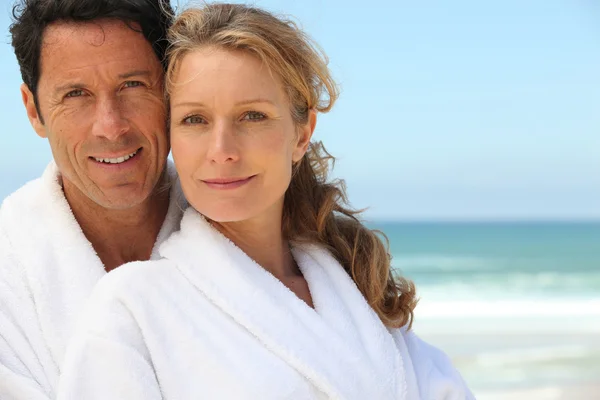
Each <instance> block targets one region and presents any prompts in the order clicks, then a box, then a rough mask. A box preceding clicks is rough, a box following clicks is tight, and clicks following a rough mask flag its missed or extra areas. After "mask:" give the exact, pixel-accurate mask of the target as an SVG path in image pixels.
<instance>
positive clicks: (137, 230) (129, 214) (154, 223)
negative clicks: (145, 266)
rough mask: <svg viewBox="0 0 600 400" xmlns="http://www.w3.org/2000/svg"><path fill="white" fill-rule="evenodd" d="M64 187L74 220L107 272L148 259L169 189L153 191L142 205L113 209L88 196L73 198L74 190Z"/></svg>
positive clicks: (165, 212) (165, 210) (164, 210)
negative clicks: (81, 198) (78, 199)
mask: <svg viewBox="0 0 600 400" xmlns="http://www.w3.org/2000/svg"><path fill="white" fill-rule="evenodd" d="M157 186H158V187H160V186H161V185H160V183H159V184H158V185H157ZM63 188H64V192H65V197H66V199H67V201H68V202H69V205H70V206H71V209H72V210H73V214H74V216H75V219H76V220H77V222H78V223H79V225H80V226H81V230H82V231H83V234H84V235H85V236H86V238H87V239H88V240H89V241H90V243H91V244H92V246H93V247H94V250H96V253H97V254H98V257H100V260H101V261H102V263H103V264H104V268H105V269H106V271H107V272H108V271H111V270H113V269H115V268H116V267H118V266H120V265H122V264H125V263H127V262H131V261H144V260H148V259H150V256H151V254H152V249H153V247H154V244H155V242H156V238H157V236H158V233H159V232H160V229H161V227H162V225H163V223H164V221H165V218H166V216H167V212H168V209H169V191H157V190H155V191H154V193H153V194H152V195H150V196H149V198H147V199H146V200H144V201H143V202H142V203H141V204H138V205H136V206H134V207H131V208H128V209H123V210H113V209H107V208H104V207H102V206H100V205H98V204H96V203H94V202H93V201H91V200H89V199H87V198H86V199H87V200H89V201H87V202H85V201H75V200H74V198H75V197H77V198H78V197H79V196H77V195H75V196H74V195H73V194H72V191H73V190H77V189H70V187H69V186H66V187H65V185H63Z"/></svg>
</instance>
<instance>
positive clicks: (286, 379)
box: [58, 208, 472, 400]
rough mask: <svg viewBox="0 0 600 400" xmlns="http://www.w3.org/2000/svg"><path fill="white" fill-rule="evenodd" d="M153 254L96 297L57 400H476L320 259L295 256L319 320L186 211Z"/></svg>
mask: <svg viewBox="0 0 600 400" xmlns="http://www.w3.org/2000/svg"><path fill="white" fill-rule="evenodd" d="M159 252H160V255H161V256H162V257H164V259H163V260H158V261H150V262H144V263H132V264H127V265H125V266H123V267H121V268H119V269H118V270H115V271H113V272H111V273H109V274H107V275H106V276H105V277H104V278H103V279H102V280H101V282H100V283H99V285H98V286H97V287H96V288H95V290H94V293H93V294H92V296H91V298H90V302H89V303H88V305H87V309H86V310H87V311H86V317H85V318H84V319H82V320H81V321H80V322H81V324H80V326H79V327H78V329H77V334H76V336H75V337H74V338H73V340H72V342H71V343H70V347H69V350H68V351H67V356H66V359H65V367H64V370H63V375H62V377H61V382H60V385H59V395H58V398H59V399H62V400H80V399H86V400H93V399H128V400H142V399H143V400H153V399H166V400H171V399H172V400H187V399H190V400H191V399H236V400H237V399H262V400H265V399H357V400H359V399H360V400H366V399H374V400H386V399H403V400H417V399H427V400H434V399H456V400H459V399H460V400H464V399H472V395H471V394H470V393H469V391H468V389H467V387H466V386H465V384H464V382H463V380H462V379H461V377H460V375H459V374H458V372H457V371H456V370H455V369H454V368H453V367H452V365H451V363H450V361H449V360H448V358H447V357H446V356H445V355H444V354H443V353H441V352H440V351H438V350H436V349H435V348H433V347H431V346H429V345H427V344H425V343H424V342H422V341H421V340H419V339H418V338H417V337H416V336H415V335H414V334H413V333H412V332H407V331H405V330H402V329H394V330H388V329H387V328H385V326H384V325H383V324H382V323H381V321H380V320H379V318H378V317H377V315H376V314H375V313H374V312H373V310H372V309H371V308H370V307H369V306H368V305H367V303H366V301H365V300H364V298H363V297H362V295H361V293H360V292H359V291H358V289H357V287H356V286H355V284H354V282H353V281H352V280H351V278H350V277H349V276H348V274H347V273H346V272H345V271H344V270H343V268H342V267H341V266H340V264H339V263H338V262H337V261H335V260H334V259H333V257H332V256H331V255H330V254H329V253H328V252H326V251H323V250H321V249H319V248H317V247H315V246H296V247H295V248H294V249H293V255H294V258H295V260H296V262H297V263H298V265H299V267H300V269H301V270H302V273H303V274H304V277H305V279H306V281H307V282H308V286H309V288H310V292H311V295H312V298H313V302H314V306H315V309H312V308H310V307H309V306H307V305H306V304H305V303H304V302H303V301H302V300H300V299H299V298H298V297H297V296H296V295H295V294H293V293H292V292H291V291H290V290H289V289H287V288H286V287H285V286H284V285H283V284H282V283H281V282H280V281H278V280H277V279H276V278H274V277H273V276H272V275H271V274H269V273H268V272H266V271H265V270H264V269H263V268H262V267H260V266H259V265H257V264H256V263H255V262H254V261H252V260H251V259H250V258H249V257H248V256H247V255H246V254H244V253H243V252H242V251H241V250H240V249H239V248H238V247H236V246H235V245H234V244H233V243H231V242H230V241H229V240H227V239H226V238H225V237H224V236H222V235H221V234H220V233H219V232H218V231H217V230H216V229H214V228H213V227H212V226H211V225H210V224H209V223H208V222H206V221H205V220H204V219H203V218H202V217H201V216H200V215H199V214H198V213H197V212H195V211H194V210H193V209H191V208H190V209H188V210H187V211H186V213H185V215H184V218H183V220H182V225H181V231H180V232H177V233H175V234H173V236H171V238H169V239H168V240H167V241H166V242H165V243H164V244H163V245H162V246H161V247H160V250H159Z"/></svg>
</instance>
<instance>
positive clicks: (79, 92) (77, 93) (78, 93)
mask: <svg viewBox="0 0 600 400" xmlns="http://www.w3.org/2000/svg"><path fill="white" fill-rule="evenodd" d="M83 94H84V93H83V90H81V89H77V90H71V91H70V92H69V93H67V95H66V96H65V97H80V96H83Z"/></svg>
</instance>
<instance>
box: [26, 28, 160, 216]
mask: <svg viewBox="0 0 600 400" xmlns="http://www.w3.org/2000/svg"><path fill="white" fill-rule="evenodd" d="M162 85H163V70H162V67H161V64H160V62H159V60H158V58H157V57H156V55H155V53H154V52H153V50H152V47H151V45H150V43H148V41H147V40H146V39H145V38H144V36H143V35H142V34H141V33H139V32H136V31H134V30H133V29H131V28H130V27H128V26H127V25H126V24H125V23H123V22H120V21H116V20H100V21H93V22H85V23H74V22H60V23H54V24H52V25H50V26H49V27H48V28H47V29H46V31H45V32H44V38H43V43H42V50H41V59H40V79H39V85H38V96H37V97H38V103H39V109H40V113H41V115H38V113H37V111H36V109H35V103H34V101H33V96H32V94H31V92H30V91H29V89H28V88H27V87H26V86H25V85H23V87H22V94H23V100H24V102H25V105H26V108H27V113H28V116H29V119H30V121H31V123H32V125H33V127H34V129H35V131H36V132H37V134H38V135H39V136H41V137H45V138H48V141H49V142H50V147H51V148H52V154H53V156H54V160H55V162H56V164H57V165H58V168H59V170H60V172H61V175H62V180H63V186H64V190H65V193H67V196H68V197H69V201H71V202H73V201H77V202H84V203H86V202H89V200H91V201H92V202H94V203H96V204H98V205H100V206H102V207H104V208H108V209H127V208H130V207H133V206H136V205H138V204H140V203H142V202H143V201H144V200H146V199H147V198H148V197H149V196H150V194H151V193H152V191H153V189H154V187H155V186H156V184H157V182H158V181H159V179H160V177H161V174H162V172H163V169H164V166H165V162H166V158H167V155H168V152H169V143H168V139H167V133H166V109H165V104H164V97H163V87H162Z"/></svg>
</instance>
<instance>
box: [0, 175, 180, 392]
mask: <svg viewBox="0 0 600 400" xmlns="http://www.w3.org/2000/svg"><path fill="white" fill-rule="evenodd" d="M168 168H169V179H170V180H171V181H172V182H173V181H174V180H175V179H176V174H175V169H174V167H173V165H172V164H171V165H170V166H169V167H168ZM180 193H181V192H180V189H179V188H178V186H177V185H173V189H172V191H171V202H170V205H169V211H168V213H167V218H166V220H165V222H164V224H163V226H162V229H161V231H160V234H159V236H158V238H157V242H156V245H155V250H154V252H153V258H156V257H157V251H156V249H157V247H158V244H160V243H162V242H163V241H164V239H166V238H167V237H169V236H170V234H171V233H172V232H173V231H176V230H178V229H179V222H180V220H181V216H182V214H183V212H182V211H181V204H178V203H177V202H178V201H180V200H181V196H180ZM104 275H106V272H105V270H104V266H103V265H102V262H101V261H100V259H99V258H98V256H97V254H96V252H95V251H94V248H93V247H92V245H91V244H90V242H89V241H88V240H87V239H86V237H85V236H84V234H83V232H82V231H81V228H80V226H79V224H78V223H77V221H76V220H75V218H74V216H73V213H72V212H71V209H70V207H69V204H68V203H67V201H66V199H65V197H64V194H63V191H62V186H61V184H60V181H59V172H58V169H57V167H56V165H55V164H54V163H51V164H50V165H49V166H48V168H47V169H46V171H45V172H44V174H43V175H42V177H41V178H39V179H36V180H34V181H31V182H29V183H28V184H26V185H25V186H23V187H22V188H21V189H19V190H18V191H16V192H15V193H13V194H12V195H10V196H9V197H7V198H6V199H5V200H4V202H3V204H2V207H1V208H0V399H1V400H49V399H55V398H56V386H57V384H58V379H59V375H60V371H61V365H62V362H63V358H64V353H65V349H66V347H67V343H68V341H69V337H70V336H71V334H72V332H73V329H74V327H75V325H76V323H75V321H76V319H77V317H78V314H79V312H80V310H81V309H82V307H83V305H84V304H85V301H86V300H87V298H88V296H89V295H90V294H91V292H92V289H93V287H94V286H95V285H96V283H97V282H98V281H99V280H100V278H101V277H102V276H104Z"/></svg>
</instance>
